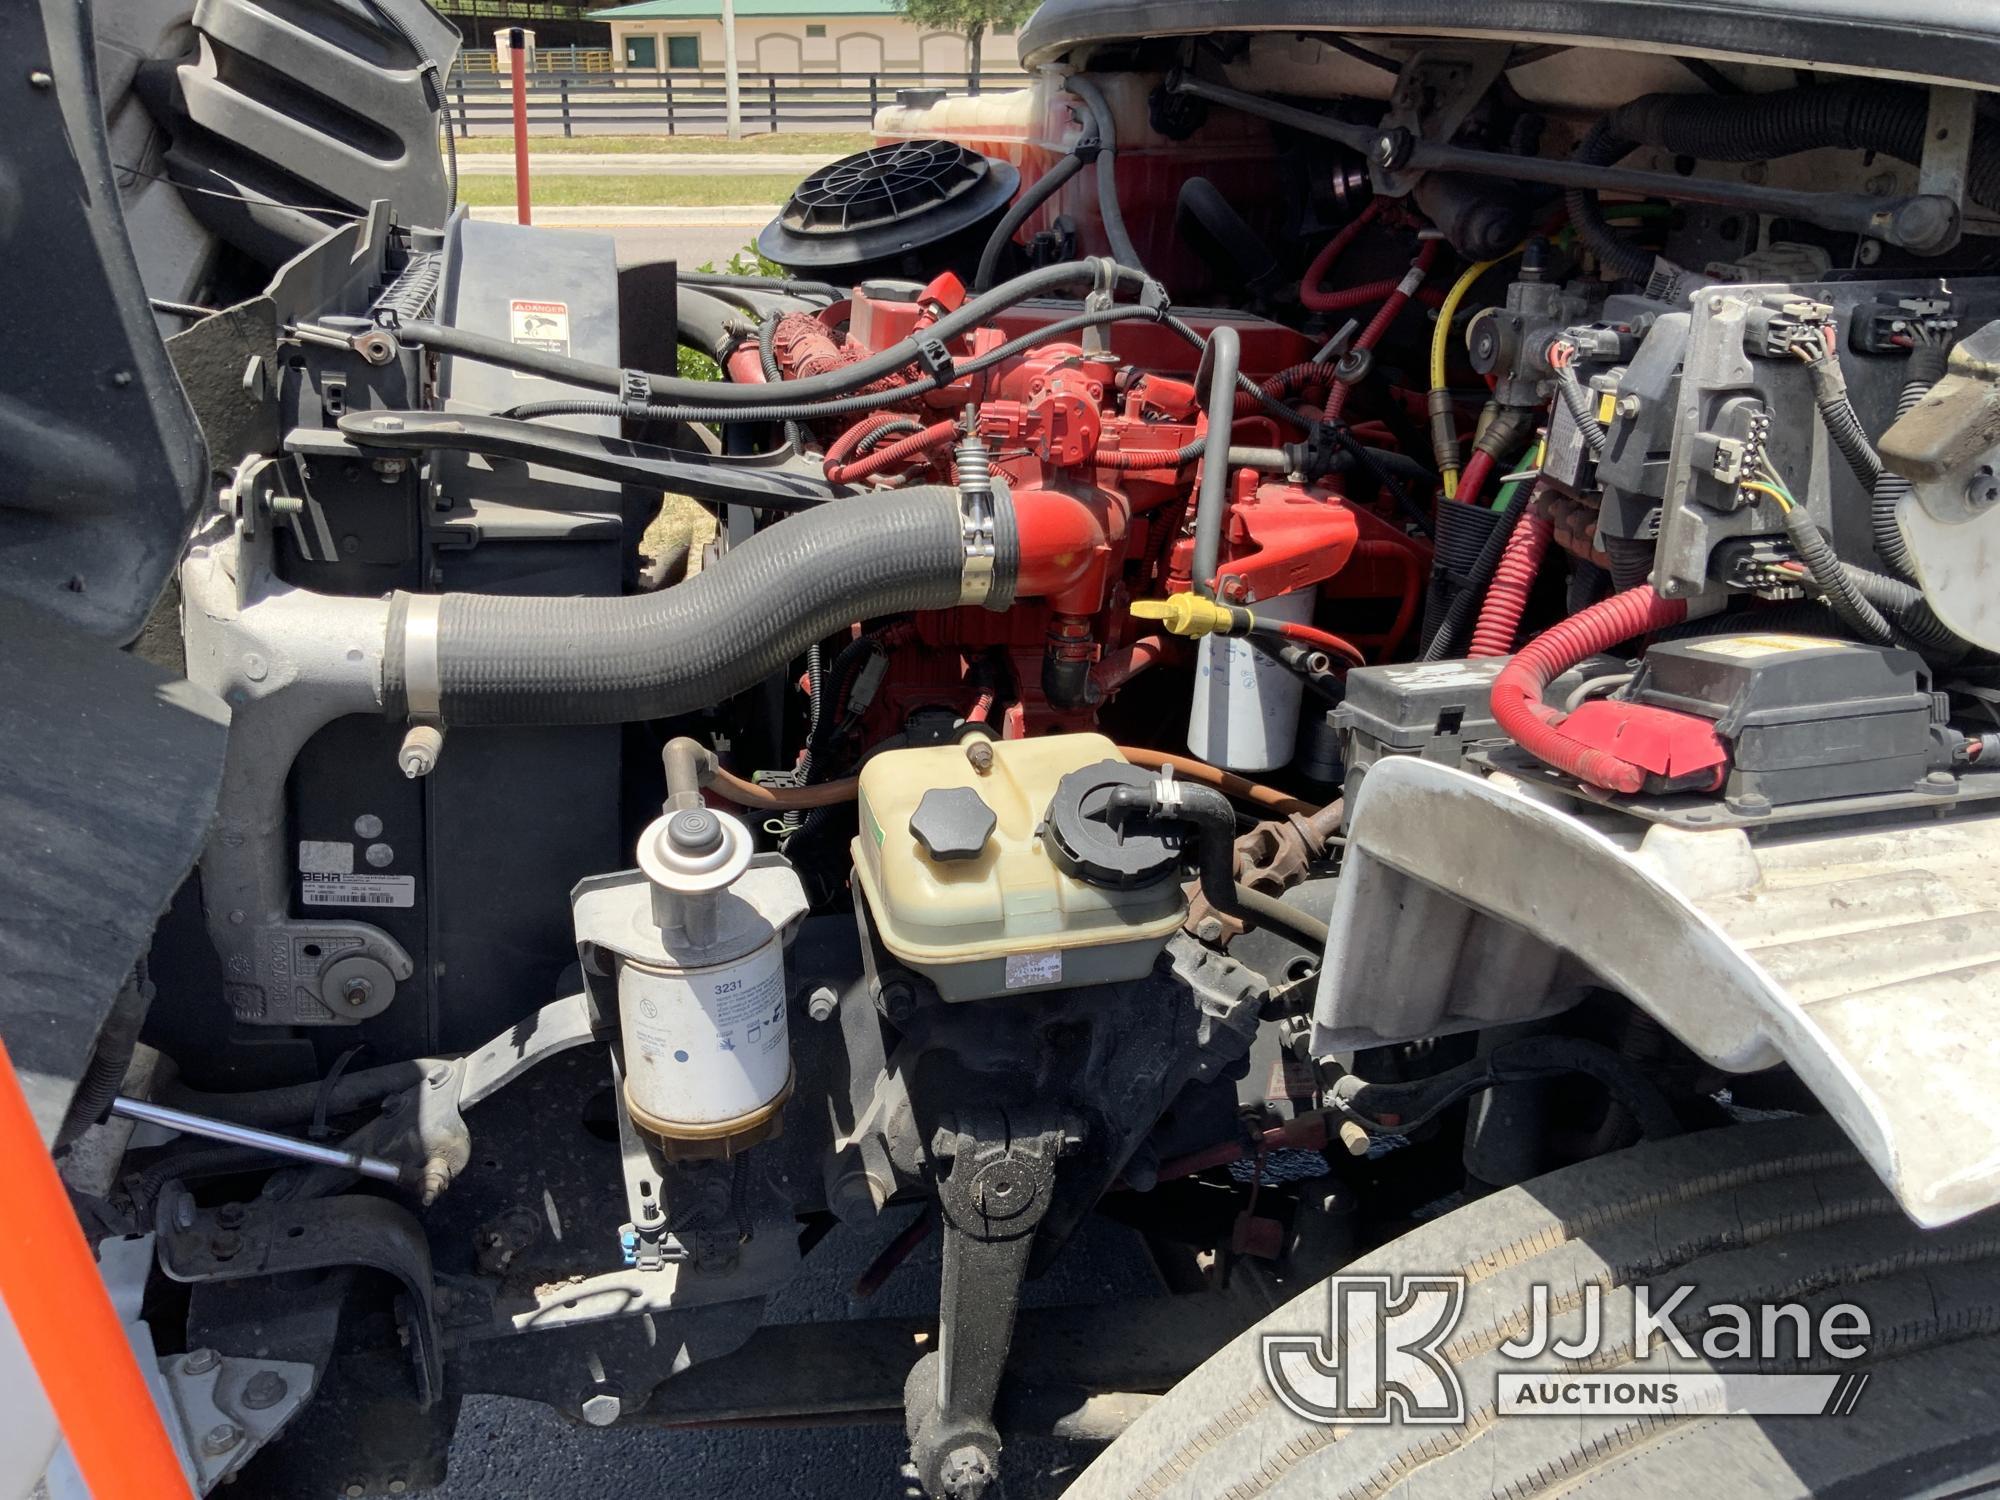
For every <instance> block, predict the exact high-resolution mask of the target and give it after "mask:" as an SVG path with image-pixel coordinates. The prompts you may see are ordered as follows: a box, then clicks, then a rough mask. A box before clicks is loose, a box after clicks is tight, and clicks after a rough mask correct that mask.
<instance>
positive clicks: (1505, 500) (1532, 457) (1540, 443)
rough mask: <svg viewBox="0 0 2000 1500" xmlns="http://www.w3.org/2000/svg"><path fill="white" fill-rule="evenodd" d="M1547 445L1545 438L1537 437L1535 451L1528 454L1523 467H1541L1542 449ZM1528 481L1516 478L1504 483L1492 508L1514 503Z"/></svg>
mask: <svg viewBox="0 0 2000 1500" xmlns="http://www.w3.org/2000/svg"><path fill="white" fill-rule="evenodd" d="M1547 446H1548V444H1547V441H1546V440H1545V439H1537V440H1536V442H1535V449H1534V452H1532V453H1530V454H1529V455H1528V461H1527V463H1526V464H1524V465H1523V466H1522V467H1524V468H1534V469H1539V468H1540V467H1541V466H1542V450H1543V449H1544V448H1545V447H1547ZM1527 482H1528V481H1527V480H1525V479H1516V480H1514V481H1513V482H1512V483H1511V484H1503V485H1502V486H1501V487H1500V493H1499V494H1497V495H1495V496H1494V497H1493V504H1492V507H1491V508H1492V509H1494V510H1505V509H1506V508H1507V507H1508V506H1510V505H1512V504H1513V503H1514V496H1515V494H1516V493H1517V492H1518V491H1519V490H1520V488H1521V486H1522V485H1524V484H1526V483H1527Z"/></svg>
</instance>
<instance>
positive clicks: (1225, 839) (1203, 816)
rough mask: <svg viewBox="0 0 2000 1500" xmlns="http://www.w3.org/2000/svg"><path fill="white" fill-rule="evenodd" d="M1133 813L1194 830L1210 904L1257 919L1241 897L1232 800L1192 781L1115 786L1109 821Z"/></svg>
mask: <svg viewBox="0 0 2000 1500" xmlns="http://www.w3.org/2000/svg"><path fill="white" fill-rule="evenodd" d="M1132 814H1137V815H1139V816H1142V817H1152V818H1160V819H1164V820H1166V821H1170V822H1175V823H1181V824H1185V825H1186V826H1187V827H1189V828H1192V829H1193V830H1194V835H1195V868H1196V870H1197V872H1198V873H1199V876H1200V879H1201V893H1202V895H1203V896H1205V897H1207V898H1208V904H1209V905H1210V906H1212V907H1214V908H1215V909H1216V910H1217V911H1219V912H1221V913H1222V914H1223V915H1224V916H1226V917H1235V918H1236V919H1237V920H1239V921H1242V920H1245V919H1250V918H1253V917H1254V915H1255V914H1254V913H1252V912H1250V911H1249V910H1248V909H1246V908H1245V907H1244V906H1243V905H1242V903H1241V902H1239V901H1238V900H1237V899H1236V890H1237V886H1236V808H1235V805H1234V804H1232V803H1231V802H1230V800H1229V798H1228V797H1227V796H1225V795H1224V794H1223V793H1221V792H1219V791H1217V790H1216V789H1215V788H1214V787H1211V786H1201V785H1199V784H1197V783H1194V782H1189V781H1175V782H1171V783H1169V784H1168V785H1167V786H1166V787H1162V786H1161V784H1160V783H1159V782H1154V783H1153V784H1152V785H1150V786H1143V787H1138V786H1120V787H1113V788H1112V789H1111V791H1110V793H1109V795H1108V796H1107V797H1106V798H1105V802H1104V815H1105V817H1106V819H1107V820H1111V821H1118V820H1120V819H1122V818H1123V817H1125V816H1128V815H1132Z"/></svg>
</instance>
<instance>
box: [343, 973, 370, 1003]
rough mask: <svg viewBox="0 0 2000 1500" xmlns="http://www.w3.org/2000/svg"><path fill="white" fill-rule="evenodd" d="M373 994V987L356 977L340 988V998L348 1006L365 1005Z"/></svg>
mask: <svg viewBox="0 0 2000 1500" xmlns="http://www.w3.org/2000/svg"><path fill="white" fill-rule="evenodd" d="M374 993H375V986H374V985H372V984H370V983H369V982H368V981H367V980H365V979H363V978H361V977H360V976H359V975H356V976H355V977H354V978H352V979H350V980H348V981H347V983H345V984H343V985H342V986H341V987H340V998H341V999H343V1000H345V1001H346V1002H347V1003H348V1004H349V1005H366V1004H367V1003H368V1001H369V998H370V997H371V996H372V995H373V994H374Z"/></svg>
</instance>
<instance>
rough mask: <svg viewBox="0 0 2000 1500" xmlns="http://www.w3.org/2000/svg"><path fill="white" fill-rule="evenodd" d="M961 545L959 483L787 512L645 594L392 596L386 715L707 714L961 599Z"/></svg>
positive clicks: (475, 719) (541, 719) (1000, 525)
mask: <svg viewBox="0 0 2000 1500" xmlns="http://www.w3.org/2000/svg"><path fill="white" fill-rule="evenodd" d="M994 499H995V502H996V506H997V514H996V516H995V528H994V537H995V554H996V555H995V557H994V562H993V583H992V589H991V592H990V594H989V596H988V598H987V599H986V601H985V602H986V604H987V606H988V607H989V608H993V609H1005V608H1006V607H1007V606H1008V605H1009V604H1010V603H1011V602H1012V600H1013V595H1014V580H1015V577H1016V573H1017V570H1018V562H1019V538H1018V534H1017V532H1016V529H1015V524H1014V514H1013V507H1012V503H1011V501H1010V500H1009V499H1008V498H1007V495H1006V492H1005V490H1004V488H1003V487H1000V486H996V487H995V490H994ZM965 554H966V549H965V540H964V533H963V527H962V522H961V519H960V512H959V495H958V491H957V490H955V489H951V488H948V487H944V486H922V487H915V488H910V489H903V490H889V491H882V492H878V493H874V494H867V495H856V496H853V497H850V498H848V499H845V500H842V501H841V502H840V503H839V504H838V505H826V506H820V507H818V508H816V509H814V510H810V511H805V512H801V513H799V514H796V515H792V516H788V517H786V518H785V519H784V520H782V521H780V522H778V523H777V524H776V525H773V526H769V527H766V528H765V529H764V530H762V531H760V532H758V533H757V534H756V535H755V536H753V537H751V538H750V539H749V540H748V541H746V542H744V543H742V544H741V545H739V546H737V547H734V548H732V549H731V550H730V551H729V552H728V553H726V554H725V555H724V556H723V557H722V558H721V559H720V560H719V561H717V562H716V563H714V564H712V565H711V566H709V567H707V568H704V569H703V570H702V571H701V572H700V573H699V574H698V575H696V576H695V577H694V578H692V579H690V580H688V581H687V582H686V583H682V584H678V585H676V586H675V587H673V588H670V589H663V590H661V591H659V592H657V593H652V594H635V595H630V596H628V597H625V598H618V599H580V598H569V597H561V598H508V597H505V596H502V595H496V594H442V595H436V594H434V595H411V594H402V593H399V594H397V595H395V596H394V598H393V600H392V602H391V604H390V608H389V628H388V643H387V650H386V652H385V656H384V660H383V689H384V698H385V708H387V710H388V711H389V712H390V713H392V714H395V715H398V716H401V715H404V714H407V713H410V712H412V711H413V708H414V711H417V712H423V711H425V709H426V703H425V700H426V699H428V698H430V697H431V696H432V695H433V693H434V694H435V698H436V703H435V705H434V706H432V707H430V709H429V711H431V712H435V713H437V714H438V715H439V716H440V717H441V718H442V719H443V720H444V721H445V722H446V723H450V724H463V725H479V724H618V723H630V722H635V721H638V720H642V719H663V718H670V717H672V716H673V715H675V714H682V713H688V712H691V711H693V710H695V709H699V708H708V707H712V706H713V705H715V704H717V703H720V702H722V701H723V700H725V699H727V698H730V697H733V696H734V695H735V694H737V693H740V692H742V691H743V690H744V689H746V688H748V687H750V686H752V685H753V684H755V683H758V682H761V681H763V680H764V679H765V678H766V677H768V676H770V675H771V674H772V673H773V672H775V671H777V670H779V669H780V668H781V667H783V666H784V665H785V664H786V663H787V662H789V661H791V660H792V659H793V658H794V657H796V656H798V655H800V654H801V653H802V652H804V651H805V649H806V648H807V647H808V646H810V645H811V644H812V643H813V642H814V641H818V640H824V639H825V638H826V637H827V636H829V635H831V634H832V633H833V632H835V631H836V630H839V629H841V628H843V627H845V626H847V625H849V624H851V623H852V622H853V621H855V620H865V619H870V618H873V617H876V616H879V615H887V614H898V613H903V612H906V611H912V610H923V609H950V608H953V607H955V606H957V605H958V604H960V603H962V602H963V601H964V597H965V595H964V576H965V561H966V556H965ZM433 611H435V615H434V617H433V615H432V612H433ZM433 618H434V620H435V626H434V628H433V627H432V625H431V620H432V619H433ZM413 667H414V668H415V670H414V671H413V670H412V669H413ZM433 683H434V687H433V686H432V684H433ZM413 697H414V698H415V699H416V700H417V701H416V702H415V704H414V705H413V703H412V698H413Z"/></svg>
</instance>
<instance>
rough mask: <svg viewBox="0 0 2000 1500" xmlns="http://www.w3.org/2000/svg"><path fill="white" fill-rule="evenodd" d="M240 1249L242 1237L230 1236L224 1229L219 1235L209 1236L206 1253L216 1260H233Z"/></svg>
mask: <svg viewBox="0 0 2000 1500" xmlns="http://www.w3.org/2000/svg"><path fill="white" fill-rule="evenodd" d="M242 1248H243V1237H242V1236H241V1235H237V1234H231V1233H230V1232H229V1231H228V1230H226V1229H225V1230H224V1231H223V1232H222V1233H220V1234H216V1235H211V1236H209V1241H208V1253H209V1254H210V1255H213V1256H214V1257H215V1258H216V1259H217V1260H234V1259H235V1258H236V1252H237V1251H238V1250H241V1249H242Z"/></svg>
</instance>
